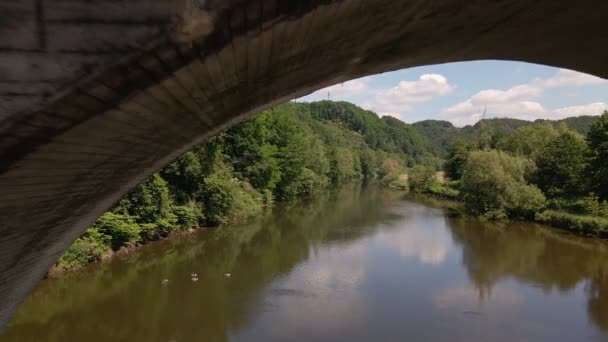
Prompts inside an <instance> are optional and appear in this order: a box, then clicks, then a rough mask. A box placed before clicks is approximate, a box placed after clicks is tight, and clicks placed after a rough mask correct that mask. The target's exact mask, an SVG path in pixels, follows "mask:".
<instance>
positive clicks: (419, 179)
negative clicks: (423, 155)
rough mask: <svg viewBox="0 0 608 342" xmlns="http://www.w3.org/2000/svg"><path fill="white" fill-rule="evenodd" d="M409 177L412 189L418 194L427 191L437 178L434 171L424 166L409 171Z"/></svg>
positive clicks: (417, 166)
mask: <svg viewBox="0 0 608 342" xmlns="http://www.w3.org/2000/svg"><path fill="white" fill-rule="evenodd" d="M407 175H408V179H407V180H408V182H409V185H410V188H411V189H412V190H413V191H417V192H421V191H424V190H426V188H427V187H428V185H429V183H430V182H431V181H432V180H433V179H434V178H435V172H433V169H431V168H428V167H425V166H422V165H416V166H414V167H413V168H411V169H410V170H409V171H408V173H407Z"/></svg>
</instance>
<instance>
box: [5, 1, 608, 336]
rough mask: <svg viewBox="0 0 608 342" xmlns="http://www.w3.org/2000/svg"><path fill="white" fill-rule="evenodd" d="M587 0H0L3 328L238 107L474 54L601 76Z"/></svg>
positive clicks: (600, 29)
mask: <svg viewBox="0 0 608 342" xmlns="http://www.w3.org/2000/svg"><path fill="white" fill-rule="evenodd" d="M606 13H608V2H607V1H597V0H577V1H564V0H537V1H529V0H476V1H461V0H443V1H430V0H402V1H399V0H365V1H364V0H207V1H204V0H179V1H177V0H175V1H170V0H27V1H26V0H10V1H9V0H2V1H0V327H2V326H4V325H5V324H6V323H7V321H8V320H9V319H10V317H11V316H12V315H13V313H14V311H15V309H16V308H17V306H18V305H19V304H20V303H21V301H22V300H23V299H24V298H25V296H26V295H27V294H28V293H29V292H30V290H31V289H32V287H33V286H34V285H35V284H36V283H37V282H38V281H39V280H40V279H41V277H42V276H43V274H44V272H45V271H46V270H47V269H48V268H49V267H50V266H51V265H52V264H53V263H54V262H55V260H56V259H57V258H58V257H59V256H60V255H61V253H62V252H63V251H64V250H65V249H66V248H67V247H68V246H69V245H70V243H71V242H72V241H73V240H74V239H76V238H77V237H78V236H79V234H80V233H81V232H82V231H83V230H84V229H85V228H86V227H87V226H88V225H89V224H91V223H92V222H93V221H94V220H95V218H96V217H97V216H98V215H100V214H101V213H102V212H103V211H105V210H106V209H108V208H109V207H110V206H111V205H112V203H113V202H115V201H116V200H117V199H119V198H120V197H121V196H122V195H123V194H124V193H125V192H127V191H128V190H129V189H131V188H132V187H133V186H135V185H136V184H137V183H138V182H140V181H141V180H143V179H144V177H146V176H148V175H149V174H150V173H152V172H153V171H155V170H157V169H159V168H160V167H162V166H163V165H165V164H166V163H167V162H169V161H170V160H172V159H174V158H175V157H177V156H178V155H180V154H181V153H183V152H184V151H186V150H188V149H189V148H190V147H191V146H192V145H193V144H195V143H199V142H201V141H202V140H204V139H205V138H206V137H208V136H209V135H210V134H213V133H214V132H217V131H219V130H220V129H222V128H224V127H227V126H229V125H231V124H233V123H235V122H237V121H238V120H240V119H242V118H244V117H245V116H247V115H249V114H250V113H254V112H255V111H258V110H260V109H262V108H264V107H267V106H269V105H271V104H273V103H277V102H281V101H284V100H287V99H290V98H293V97H295V96H296V95H302V94H305V93H307V92H311V91H313V90H315V89H318V88H321V87H323V86H326V85H330V84H333V83H338V82H342V81H345V80H348V79H352V78H355V77H359V76H363V75H368V74H374V73H379V72H384V71H389V70H394V69H399V68H404V67H411V66H418V65H425V64H433V63H445V62H454V61H466V60H476V59H508V60H520V61H528V62H535V63H543V64H548V65H554V66H561V67H566V68H570V69H575V70H579V71H583V72H587V73H590V74H594V75H597V76H600V77H604V78H606V77H608V66H607V64H606V61H608V26H607V25H606Z"/></svg>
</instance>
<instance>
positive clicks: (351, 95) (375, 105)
mask: <svg viewBox="0 0 608 342" xmlns="http://www.w3.org/2000/svg"><path fill="white" fill-rule="evenodd" d="M452 90H454V86H453V85H451V84H450V83H449V82H448V80H447V78H446V77H445V76H443V75H440V74H423V75H421V76H420V77H419V78H418V79H417V80H414V81H407V80H402V81H400V82H399V83H398V84H397V85H396V86H394V87H391V88H380V89H374V88H371V87H370V86H369V78H368V77H365V78H360V79H356V80H352V81H348V82H345V83H342V84H336V85H333V86H331V87H327V88H323V89H320V90H317V91H316V92H314V93H312V94H310V95H308V96H305V97H303V98H301V99H300V100H301V101H319V100H325V99H327V98H328V97H329V98H330V99H331V100H336V101H340V100H343V101H350V102H353V103H355V104H357V105H359V106H361V107H362V108H365V109H369V110H373V111H374V112H376V113H379V114H380V115H382V116H383V115H390V116H394V117H396V118H400V115H401V114H402V113H405V112H408V111H410V110H412V109H413V106H414V105H415V104H417V103H423V102H428V101H431V100H432V99H434V98H436V97H438V96H443V95H447V94H449V93H450V92H452ZM328 95H329V96H328Z"/></svg>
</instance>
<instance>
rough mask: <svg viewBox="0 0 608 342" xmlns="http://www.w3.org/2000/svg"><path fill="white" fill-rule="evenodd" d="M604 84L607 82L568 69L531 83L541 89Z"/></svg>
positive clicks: (607, 81)
mask: <svg viewBox="0 0 608 342" xmlns="http://www.w3.org/2000/svg"><path fill="white" fill-rule="evenodd" d="M605 83H608V80H605V79H602V78H599V77H596V76H592V75H588V74H583V73H580V72H578V71H573V70H568V69H559V70H558V71H557V74H556V75H555V76H553V77H551V78H547V79H537V80H535V81H534V82H533V84H534V85H536V86H538V87H541V88H557V87H567V86H583V85H590V84H605Z"/></svg>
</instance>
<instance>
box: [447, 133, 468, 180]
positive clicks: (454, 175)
mask: <svg viewBox="0 0 608 342" xmlns="http://www.w3.org/2000/svg"><path fill="white" fill-rule="evenodd" d="M473 148H474V147H473V145H472V144H470V143H468V142H465V141H464V140H456V141H455V142H454V144H453V145H452V147H451V148H450V150H449V153H448V157H447V159H446V162H445V173H446V175H447V176H448V177H449V178H450V179H453V180H458V179H460V178H461V177H462V172H463V170H464V166H465V164H466V162H467V159H468V158H469V153H471V151H472V150H473Z"/></svg>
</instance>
